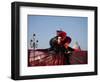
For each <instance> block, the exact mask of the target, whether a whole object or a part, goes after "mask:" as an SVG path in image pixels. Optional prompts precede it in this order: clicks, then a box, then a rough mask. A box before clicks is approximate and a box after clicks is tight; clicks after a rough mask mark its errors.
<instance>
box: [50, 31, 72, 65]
mask: <svg viewBox="0 0 100 82" xmlns="http://www.w3.org/2000/svg"><path fill="white" fill-rule="evenodd" d="M49 43H50V50H51V51H54V52H56V53H61V54H64V56H65V58H66V62H65V63H66V64H70V62H69V58H70V57H69V54H70V52H72V51H74V49H73V48H71V47H70V46H69V44H70V43H71V38H70V37H69V36H67V33H66V32H64V31H57V36H55V37H53V38H52V39H51V40H50V42H49Z"/></svg>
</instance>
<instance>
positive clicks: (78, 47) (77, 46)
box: [73, 42, 81, 51]
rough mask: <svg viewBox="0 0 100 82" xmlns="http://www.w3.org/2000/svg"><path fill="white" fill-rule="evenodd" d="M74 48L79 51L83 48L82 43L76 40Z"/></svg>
mask: <svg viewBox="0 0 100 82" xmlns="http://www.w3.org/2000/svg"><path fill="white" fill-rule="evenodd" d="M73 48H74V49H75V50H78V51H80V50H81V48H80V45H79V44H78V42H75V44H74V46H73Z"/></svg>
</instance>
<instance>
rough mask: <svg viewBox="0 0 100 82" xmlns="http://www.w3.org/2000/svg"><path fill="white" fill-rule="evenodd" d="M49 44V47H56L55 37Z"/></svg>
mask: <svg viewBox="0 0 100 82" xmlns="http://www.w3.org/2000/svg"><path fill="white" fill-rule="evenodd" d="M49 43H50V46H51V47H55V46H57V37H54V38H52V39H51V40H50V42H49Z"/></svg>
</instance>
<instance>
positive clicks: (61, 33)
mask: <svg viewBox="0 0 100 82" xmlns="http://www.w3.org/2000/svg"><path fill="white" fill-rule="evenodd" d="M58 36H60V37H62V38H63V37H65V36H67V33H66V32H64V31H63V32H60V33H59V35H58Z"/></svg>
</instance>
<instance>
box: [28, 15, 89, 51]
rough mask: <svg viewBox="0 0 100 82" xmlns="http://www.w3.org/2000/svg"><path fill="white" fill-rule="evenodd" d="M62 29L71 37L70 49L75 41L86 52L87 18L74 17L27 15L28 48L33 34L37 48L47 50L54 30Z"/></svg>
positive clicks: (54, 33) (54, 32)
mask: <svg viewBox="0 0 100 82" xmlns="http://www.w3.org/2000/svg"><path fill="white" fill-rule="evenodd" d="M58 29H62V30H63V31H65V32H66V33H67V36H69V37H71V39H72V42H71V44H70V47H73V45H74V44H75V42H76V41H77V42H78V43H79V45H80V47H81V49H83V50H87V49H88V48H87V47H88V46H87V42H88V41H87V38H88V37H87V36H88V35H87V34H88V18H87V17H75V16H72V17H71V16H47V15H28V48H29V47H30V39H32V35H33V33H35V34H36V39H37V40H39V42H38V48H43V49H45V48H49V47H50V45H49V41H50V39H51V38H53V37H54V36H56V30H58Z"/></svg>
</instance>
